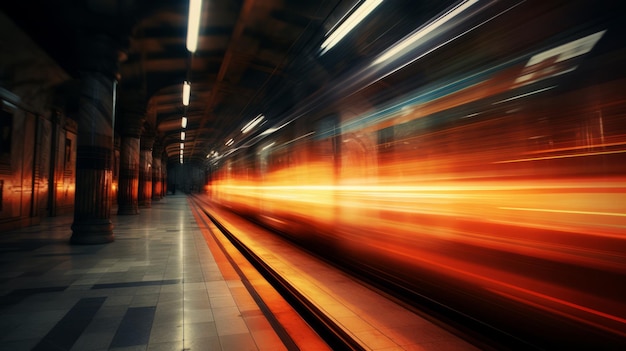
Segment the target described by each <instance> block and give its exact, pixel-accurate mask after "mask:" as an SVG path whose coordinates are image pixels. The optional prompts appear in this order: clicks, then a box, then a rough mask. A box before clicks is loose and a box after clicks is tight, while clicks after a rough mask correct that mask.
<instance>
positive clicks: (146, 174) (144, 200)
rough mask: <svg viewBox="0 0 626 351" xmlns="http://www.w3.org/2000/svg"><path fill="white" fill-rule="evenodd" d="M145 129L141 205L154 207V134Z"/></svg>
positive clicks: (141, 145)
mask: <svg viewBox="0 0 626 351" xmlns="http://www.w3.org/2000/svg"><path fill="white" fill-rule="evenodd" d="M148 133H149V132H148V131H145V130H144V134H143V135H142V136H141V141H140V148H141V152H140V155H139V201H138V202H139V207H147V208H149V207H152V145H153V144H154V136H152V135H149V134H148Z"/></svg>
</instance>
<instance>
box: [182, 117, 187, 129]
mask: <svg viewBox="0 0 626 351" xmlns="http://www.w3.org/2000/svg"><path fill="white" fill-rule="evenodd" d="M180 125H181V126H182V127H183V128H187V117H183V118H182V120H181V121H180Z"/></svg>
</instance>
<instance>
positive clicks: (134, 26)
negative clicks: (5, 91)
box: [2, 0, 357, 165]
mask: <svg viewBox="0 0 626 351" xmlns="http://www.w3.org/2000/svg"><path fill="white" fill-rule="evenodd" d="M355 2H357V1H356V0H351V1H341V0H315V1H305V0H204V1H203V10H202V16H201V22H200V38H199V43H198V49H197V51H196V52H195V53H194V54H191V53H190V52H189V51H187V49H186V45H185V44H186V35H187V18H188V8H189V3H188V1H187V0H85V1H76V0H58V1H49V0H22V1H11V2H10V3H9V1H5V2H3V5H2V7H3V9H2V10H3V11H4V12H5V13H7V14H8V16H9V17H10V18H12V19H13V20H14V21H15V22H16V24H17V25H18V26H19V27H21V28H22V29H23V30H24V31H25V32H26V33H27V34H28V35H29V36H31V38H33V40H34V41H35V42H36V43H37V44H38V45H39V46H41V47H42V48H43V49H44V50H45V51H46V52H48V53H49V55H50V56H51V57H52V58H53V59H54V60H55V61H57V63H58V64H59V65H60V66H61V67H62V68H63V69H64V70H65V71H66V72H68V73H69V74H70V75H71V76H73V77H77V71H78V67H79V61H80V58H81V46H80V42H79V37H80V36H81V35H82V34H85V33H87V35H91V34H92V33H106V34H107V35H110V36H111V37H114V38H116V39H117V40H118V42H119V44H120V49H121V60H122V61H121V65H120V69H119V74H120V76H119V83H118V84H119V85H118V92H119V99H120V100H122V101H123V100H124V97H125V96H129V98H128V99H126V100H131V101H132V99H133V98H132V97H133V96H135V97H137V96H138V97H139V98H138V99H136V100H139V101H143V102H145V107H146V118H145V128H146V130H147V132H152V133H155V134H156V138H157V142H160V143H162V145H163V146H164V149H165V151H166V152H167V155H168V164H169V165H171V164H172V163H178V162H179V144H180V132H181V117H182V116H186V117H187V118H188V125H187V128H186V137H185V141H184V142H185V148H184V159H185V162H192V163H198V164H202V163H204V162H205V159H206V156H207V154H208V153H210V152H211V150H212V149H214V148H216V147H220V146H223V144H224V142H225V141H227V140H228V139H229V137H230V135H232V134H233V133H236V132H238V131H239V130H240V129H241V127H242V126H243V125H244V124H245V123H247V122H248V121H250V120H251V119H253V118H254V117H255V116H257V115H259V114H264V115H266V116H277V115H279V114H280V113H281V112H282V111H284V110H286V109H288V108H289V107H290V106H291V105H293V104H294V102H295V100H297V99H298V98H299V96H298V93H297V92H296V91H297V90H298V89H297V88H295V87H296V86H302V83H303V82H302V79H301V77H294V76H293V74H292V73H290V72H293V70H292V68H293V67H294V66H295V65H302V64H306V61H307V56H308V55H315V53H314V51H315V48H319V42H320V41H321V40H322V39H323V33H324V32H325V31H327V30H328V28H329V26H332V25H333V23H334V22H337V20H338V19H339V18H335V17H336V16H339V15H340V14H342V13H345V11H347V9H349V8H350V7H351V6H352V5H354V3H355ZM312 42H315V43H317V44H316V46H315V47H314V46H312V45H311V43H312ZM307 50H309V51H310V52H308V51H307ZM296 58H298V59H296ZM296 61H297V62H296ZM317 69H319V71H317ZM317 69H316V67H315V66H314V65H313V66H311V67H308V68H307V70H308V71H307V72H308V73H309V74H308V76H307V82H305V83H304V85H306V86H308V88H307V87H305V88H303V90H311V89H312V90H314V89H315V85H316V84H315V81H316V80H318V81H319V85H321V84H322V81H323V80H324V78H323V75H324V74H326V75H327V74H328V73H327V72H324V71H323V69H321V68H319V67H318V68H317ZM185 80H188V81H190V82H191V86H192V89H191V100H190V104H189V105H188V106H187V107H185V106H183V105H182V101H181V91H182V84H183V81H185ZM294 89H295V90H294ZM304 93H305V92H303V94H304ZM144 97H145V98H144ZM268 118H271V117H268Z"/></svg>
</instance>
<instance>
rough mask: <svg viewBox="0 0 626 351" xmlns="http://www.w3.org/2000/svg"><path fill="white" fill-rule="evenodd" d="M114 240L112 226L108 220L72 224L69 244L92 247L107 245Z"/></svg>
mask: <svg viewBox="0 0 626 351" xmlns="http://www.w3.org/2000/svg"><path fill="white" fill-rule="evenodd" d="M114 240H115V235H113V224H112V223H111V221H109V220H102V221H97V220H94V221H89V222H82V223H76V222H74V223H73V224H72V237H71V238H70V244H76V245H93V244H107V243H110V242H113V241H114Z"/></svg>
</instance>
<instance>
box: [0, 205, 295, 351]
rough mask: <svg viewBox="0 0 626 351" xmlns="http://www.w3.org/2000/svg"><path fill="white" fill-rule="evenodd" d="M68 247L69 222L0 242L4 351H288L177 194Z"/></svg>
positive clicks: (54, 221) (0, 342)
mask: <svg viewBox="0 0 626 351" xmlns="http://www.w3.org/2000/svg"><path fill="white" fill-rule="evenodd" d="M111 220H112V221H113V223H114V225H115V229H114V232H115V235H116V238H115V241H114V242H113V243H110V244H103V245H93V246H75V245H69V238H70V235H71V231H70V225H71V222H72V217H71V216H66V217H54V218H47V219H45V220H44V222H43V223H42V224H41V225H39V226H34V227H29V228H24V229H21V230H17V231H13V232H10V233H0V350H11V351H19V350H168V351H171V350H183V349H185V350H187V349H188V350H280V349H286V348H285V346H284V345H283V343H282V342H281V339H280V338H279V337H278V336H277V334H275V333H274V332H273V329H272V328H271V326H270V324H269V323H268V322H267V320H266V319H264V318H262V315H263V314H262V312H261V311H260V310H259V307H258V305H257V304H256V303H255V302H254V300H253V298H252V297H250V295H249V294H247V293H246V289H245V288H244V287H243V283H242V281H240V280H237V279H225V278H224V276H223V275H222V273H221V271H220V268H219V267H218V264H217V263H216V261H215V260H214V258H213V255H212V254H211V251H210V249H209V247H208V246H207V243H206V241H205V239H204V237H203V234H202V232H201V230H200V228H199V227H198V224H197V223H196V221H195V219H194V216H193V214H192V212H191V211H190V210H189V206H188V203H187V199H186V197H185V196H183V195H177V196H168V197H166V198H164V199H163V200H161V201H159V202H155V203H153V206H152V208H150V209H142V210H141V213H140V214H139V215H137V216H116V215H113V216H112V218H111Z"/></svg>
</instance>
